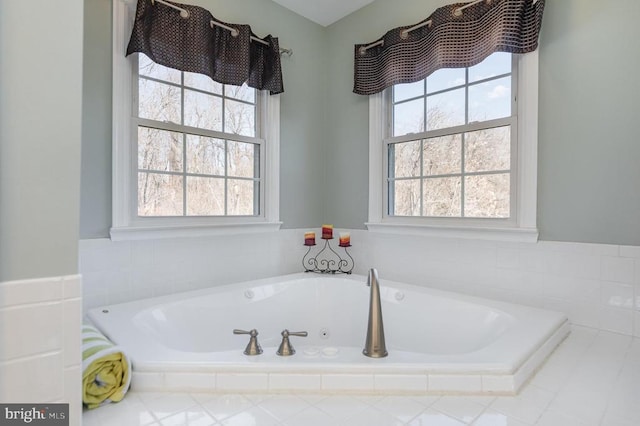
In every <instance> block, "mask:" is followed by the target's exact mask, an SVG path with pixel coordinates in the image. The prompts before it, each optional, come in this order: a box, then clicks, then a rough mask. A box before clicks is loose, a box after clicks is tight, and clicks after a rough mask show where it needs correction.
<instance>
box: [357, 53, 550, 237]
mask: <svg viewBox="0 0 640 426" xmlns="http://www.w3.org/2000/svg"><path fill="white" fill-rule="evenodd" d="M370 120H371V123H372V125H371V126H370V127H371V128H370V168H371V174H370V177H371V179H370V181H371V182H370V208H369V209H370V220H369V223H368V224H367V225H368V227H369V229H371V230H380V231H389V230H393V231H394V232H397V231H399V230H404V231H407V232H411V233H415V232H424V233H428V234H438V235H448V234H453V235H455V236H472V237H474V238H475V237H478V236H481V234H482V236H483V237H488V238H498V239H505V238H506V239H518V240H522V239H523V240H532V239H533V240H535V239H537V230H536V229H535V197H536V193H535V187H536V184H535V178H536V171H535V169H536V167H537V166H536V164H535V162H536V160H537V154H536V150H537V123H536V121H537V53H536V52H533V53H531V54H528V55H511V54H509V53H502V52H497V53H494V54H492V55H491V56H489V57H488V58H487V59H485V61H483V62H482V63H480V64H478V65H476V66H473V67H469V68H454V69H441V70H438V71H436V72H434V73H433V74H431V75H430V76H429V77H427V78H426V79H425V80H422V81H419V82H415V83H410V84H398V85H395V86H394V87H392V88H389V89H387V90H386V91H384V92H383V93H381V94H379V95H373V96H371V98H370ZM376 121H378V122H380V124H376ZM380 147H382V149H380ZM479 231H480V232H479Z"/></svg>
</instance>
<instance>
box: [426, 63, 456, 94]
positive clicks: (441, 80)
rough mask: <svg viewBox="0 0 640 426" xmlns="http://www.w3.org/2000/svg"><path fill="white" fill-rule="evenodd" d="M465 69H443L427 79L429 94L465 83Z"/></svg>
mask: <svg viewBox="0 0 640 426" xmlns="http://www.w3.org/2000/svg"><path fill="white" fill-rule="evenodd" d="M464 71H465V70H464V68H442V69H439V70H437V71H435V72H434V73H433V74H431V75H430V76H429V77H427V93H433V92H438V91H440V90H445V89H450V88H452V87H456V86H462V85H464V83H465V75H464Z"/></svg>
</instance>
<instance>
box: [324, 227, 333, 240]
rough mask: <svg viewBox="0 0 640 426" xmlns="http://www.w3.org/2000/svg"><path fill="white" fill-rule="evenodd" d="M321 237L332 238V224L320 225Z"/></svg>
mask: <svg viewBox="0 0 640 426" xmlns="http://www.w3.org/2000/svg"><path fill="white" fill-rule="evenodd" d="M322 239H323V240H332V239H333V225H322Z"/></svg>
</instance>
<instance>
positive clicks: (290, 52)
mask: <svg viewBox="0 0 640 426" xmlns="http://www.w3.org/2000/svg"><path fill="white" fill-rule="evenodd" d="M155 2H158V3H160V4H163V5H165V6H167V7H170V8H172V9H175V10H177V11H179V12H180V16H181V17H183V18H185V19H186V18H188V17H189V11H188V10H186V9H183V8H181V7H178V6H176V5H175V4H171V3H169V2H167V1H165V0H151V4H153V5H155ZM209 25H210V26H211V28H213V26H214V25H215V26H218V27H220V28H224V29H225V30H229V31H231V36H232V37H238V34H240V32H239V31H238V30H237V29H235V28H233V27H229V26H227V25H224V24H221V23H220V22H216V21H214V20H213V19H212V20H211V21H210V22H209ZM251 40H252V41H257V42H258V43H261V44H264V45H265V46H269V43H267V42H266V41H264V40H261V39H259V38H258V37H254V36H251ZM280 53H285V54H286V55H287V56H291V55H293V50H292V49H286V48H284V47H281V48H280Z"/></svg>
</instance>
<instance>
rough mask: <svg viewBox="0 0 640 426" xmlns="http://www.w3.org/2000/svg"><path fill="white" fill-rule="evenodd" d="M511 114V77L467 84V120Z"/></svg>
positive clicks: (489, 118) (487, 118) (501, 116)
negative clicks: (471, 84)
mask: <svg viewBox="0 0 640 426" xmlns="http://www.w3.org/2000/svg"><path fill="white" fill-rule="evenodd" d="M510 115H511V77H505V78H500V79H498V80H491V81H488V82H486V83H480V84H475V85H473V86H469V121H470V122H472V121H486V120H493V119H495V118H503V117H509V116H510Z"/></svg>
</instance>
